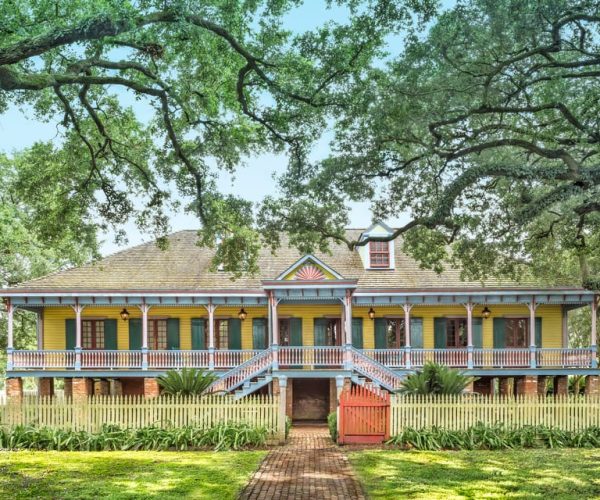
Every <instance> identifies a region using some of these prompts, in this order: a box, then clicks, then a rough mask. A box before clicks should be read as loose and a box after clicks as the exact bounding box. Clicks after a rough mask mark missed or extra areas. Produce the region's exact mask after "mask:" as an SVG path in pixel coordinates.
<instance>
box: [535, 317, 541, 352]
mask: <svg viewBox="0 0 600 500" xmlns="http://www.w3.org/2000/svg"><path fill="white" fill-rule="evenodd" d="M535 345H536V347H542V318H535Z"/></svg>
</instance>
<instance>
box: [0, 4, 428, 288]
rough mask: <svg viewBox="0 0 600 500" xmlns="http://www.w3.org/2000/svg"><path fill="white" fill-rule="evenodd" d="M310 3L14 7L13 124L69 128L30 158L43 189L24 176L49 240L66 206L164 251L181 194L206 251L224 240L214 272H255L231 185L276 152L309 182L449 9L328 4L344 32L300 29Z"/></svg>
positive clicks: (1, 61)
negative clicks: (136, 232) (348, 125)
mask: <svg viewBox="0 0 600 500" xmlns="http://www.w3.org/2000/svg"><path fill="white" fill-rule="evenodd" d="M302 3H304V2H302V1H298V0H277V1H271V0H256V1H249V2H223V1H222V0H207V1H203V2H189V1H183V0H175V1H170V2H162V1H155V0H153V1H149V2H137V1H133V0H123V1H114V0H109V1H105V0H90V1H86V2H81V1H73V2H59V3H58V4H57V3H56V2H48V1H38V0H35V1H34V0H25V1H23V2H20V3H19V4H15V3H14V2H12V1H9V0H0V8H1V10H2V12H3V19H2V22H1V26H0V28H1V29H0V113H1V112H3V111H5V110H6V109H8V108H9V106H13V107H15V106H19V107H20V108H21V109H23V110H24V112H25V113H27V114H28V115H29V116H31V115H33V116H34V117H35V118H38V119H40V120H44V121H47V122H50V123H55V124H56V125H57V130H58V137H57V138H56V140H55V141H52V142H48V143H44V144H40V145H36V146H34V147H33V148H32V149H31V152H33V153H34V154H33V155H31V156H32V158H33V159H34V160H35V161H34V162H32V163H31V165H30V168H29V170H32V171H34V172H38V171H39V172H40V173H43V175H37V174H36V175H34V176H33V177H32V178H31V179H30V180H27V179H26V178H25V177H24V179H25V181H26V183H27V184H28V185H29V187H30V188H31V190H32V191H34V192H37V193H38V194H39V195H40V196H41V198H42V199H43V200H44V203H45V204H48V206H49V207H51V208H50V209H48V210H46V209H44V207H43V206H39V207H37V208H38V209H39V211H40V215H41V214H43V215H44V216H46V217H48V220H47V222H48V225H49V227H50V228H53V229H56V227H58V226H59V225H60V223H61V218H60V210H57V209H56V208H57V207H60V206H62V205H65V206H75V207H78V208H79V210H80V211H81V212H82V213H83V215H84V218H83V220H90V218H93V217H96V218H97V219H99V220H100V221H101V222H100V224H103V225H105V226H107V227H110V228H112V229H114V230H118V229H119V228H120V229H121V230H120V231H118V233H117V237H118V238H123V239H124V238H125V232H124V231H122V227H123V224H124V223H126V222H128V221H129V222H133V223H135V224H136V225H137V226H138V227H139V228H141V229H142V230H144V231H145V232H152V233H153V234H155V235H156V236H159V237H160V236H164V234H165V233H166V232H167V231H168V219H167V213H169V212H170V211H171V210H172V209H174V208H178V202H177V201H175V200H173V199H172V190H173V189H176V191H177V194H178V198H180V199H183V200H184V202H185V209H186V210H187V211H189V212H190V213H192V214H193V215H195V216H197V217H198V219H199V221H200V222H201V226H202V229H201V234H200V238H199V241H200V242H201V243H202V244H205V245H206V244H210V245H212V244H214V237H215V235H219V236H220V238H221V246H220V247H219V249H218V252H217V256H216V260H215V262H214V263H213V264H214V265H215V266H216V265H217V264H219V263H223V264H224V266H223V268H224V270H226V271H230V272H231V273H232V275H233V276H238V275H239V274H241V273H242V272H253V271H256V262H255V260H256V254H257V249H258V248H259V247H260V246H261V245H262V244H263V243H264V240H261V237H260V235H259V232H258V231H257V227H256V224H255V222H256V221H255V217H254V213H255V212H254V207H253V206H252V204H251V203H250V202H248V201H247V200H244V199H242V198H240V197H236V196H230V195H226V194H225V193H223V192H222V191H221V190H220V189H219V185H218V182H217V181H218V178H219V176H220V175H221V174H223V173H230V174H233V173H234V172H235V170H236V169H237V168H238V167H239V166H240V165H243V160H244V158H245V157H248V156H249V155H256V154H260V153H264V152H275V153H282V152H283V153H287V154H288V155H289V157H290V166H291V168H293V169H294V170H297V171H299V170H302V168H303V166H304V164H305V163H306V161H307V157H308V155H309V152H310V148H311V145H312V144H314V143H315V141H317V140H318V139H319V138H320V137H321V135H322V134H323V132H324V131H325V130H326V128H327V127H328V123H329V122H330V121H331V120H332V119H333V118H334V117H335V116H336V115H337V114H338V113H339V110H340V109H341V108H345V107H350V106H351V105H352V96H353V93H354V88H360V87H362V86H364V85H366V83H367V82H364V81H363V80H364V77H365V69H366V68H367V67H368V66H369V64H370V63H371V61H373V60H375V59H378V58H380V57H381V56H382V55H383V53H384V52H383V46H384V44H385V40H386V37H387V36H389V35H390V34H392V33H396V32H399V31H401V30H411V29H413V27H415V26H423V25H424V23H425V22H426V21H427V20H428V19H429V18H430V17H431V15H432V14H433V12H434V10H435V5H436V2H434V1H433V0H424V1H420V2H389V1H388V0H372V1H366V0H363V1H355V0H341V1H339V2H325V3H324V5H322V6H319V7H320V8H321V10H322V11H323V12H324V14H325V15H326V16H329V17H332V18H334V19H332V20H329V21H327V22H317V23H315V24H316V26H314V27H313V28H311V29H307V30H298V29H294V25H293V24H292V25H290V23H289V19H290V18H294V17H297V16H302V15H305V14H302V13H298V12H297V9H300V8H301V7H302ZM305 3H306V7H308V8H309V9H308V10H310V8H311V7H313V5H312V3H311V2H305ZM334 8H336V9H339V10H340V11H341V12H342V13H343V14H342V15H335V14H336V13H335V12H334V11H331V12H328V10H329V9H334ZM315 17H318V14H317V15H316V16H315ZM39 149H45V150H47V152H48V153H49V154H48V155H47V156H46V157H43V156H41V155H39V154H37V152H36V151H37V150H39ZM49 165H51V166H52V169H51V170H50V171H49V170H48V169H47V167H48V166H49ZM44 178H45V179H44ZM45 180H46V181H50V184H48V183H47V182H45ZM48 186H50V187H51V189H49V190H47V191H46V192H44V189H45V188H46V187H48ZM267 242H268V240H267ZM240 263H242V265H241V266H240V265H239V264H240Z"/></svg>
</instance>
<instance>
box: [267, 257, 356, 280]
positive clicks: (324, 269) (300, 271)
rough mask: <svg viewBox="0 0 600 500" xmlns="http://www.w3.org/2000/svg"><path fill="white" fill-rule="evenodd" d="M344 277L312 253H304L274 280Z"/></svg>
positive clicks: (335, 278)
mask: <svg viewBox="0 0 600 500" xmlns="http://www.w3.org/2000/svg"><path fill="white" fill-rule="evenodd" d="M343 278H344V277H343V276H342V275H341V274H339V273H338V272H336V271H335V270H334V269H332V268H331V267H329V266H328V265H327V264H325V263H324V262H323V261H321V260H319V259H317V258H316V257H315V256H314V255H305V256H304V257H302V258H301V259H300V260H297V261H296V262H295V263H294V264H292V265H291V266H290V267H288V268H287V269H286V270H285V271H283V272H282V273H281V274H280V275H279V276H278V277H277V278H276V280H280V281H326V280H339V279H343Z"/></svg>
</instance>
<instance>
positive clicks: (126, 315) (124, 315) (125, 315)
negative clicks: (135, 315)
mask: <svg viewBox="0 0 600 500" xmlns="http://www.w3.org/2000/svg"><path fill="white" fill-rule="evenodd" d="M119 314H120V316H121V319H122V320H123V321H127V320H128V319H129V311H128V310H127V309H125V308H123V310H122V311H121V312H120V313H119Z"/></svg>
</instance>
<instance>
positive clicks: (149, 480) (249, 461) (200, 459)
mask: <svg viewBox="0 0 600 500" xmlns="http://www.w3.org/2000/svg"><path fill="white" fill-rule="evenodd" d="M265 454H266V452H264V451H243V452H233V451H232V452H220V453H216V452H179V453H178V452H146V451H139V452H119V451H116V452H54V451H47V452H40V451H36V452H27V451H19V452H0V498H23V499H25V498H27V499H29V498H86V499H88V498H111V499H117V498H119V499H121V498H123V499H129V498H159V497H160V498H161V499H163V498H182V497H185V498H202V499H212V498H214V499H219V500H221V499H228V498H231V499H233V498H235V497H236V496H237V494H238V492H239V491H240V490H241V488H242V487H243V486H244V485H245V484H246V482H247V481H248V479H249V478H250V476H251V474H252V473H253V472H254V471H255V470H256V469H257V468H258V465H259V463H260V461H261V459H262V458H263V457H264V456H265Z"/></svg>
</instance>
